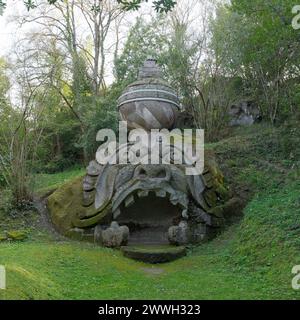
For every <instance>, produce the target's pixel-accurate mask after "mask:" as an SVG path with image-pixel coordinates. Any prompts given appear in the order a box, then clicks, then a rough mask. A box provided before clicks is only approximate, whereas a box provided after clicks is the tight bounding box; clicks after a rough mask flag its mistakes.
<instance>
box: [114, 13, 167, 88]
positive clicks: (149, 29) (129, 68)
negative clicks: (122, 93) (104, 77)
mask: <svg viewBox="0 0 300 320" xmlns="http://www.w3.org/2000/svg"><path fill="white" fill-rule="evenodd" d="M166 43H167V41H166V36H165V32H164V21H162V20H161V19H160V17H158V18H157V19H154V20H153V21H152V22H150V23H148V22H145V20H143V19H142V18H139V19H137V22H136V23H135V25H134V26H133V27H132V28H131V30H130V31H129V34H128V37H127V41H126V43H125V47H124V49H123V51H122V54H121V55H120V56H119V57H118V58H117V59H116V61H115V76H116V80H117V84H118V85H121V86H123V87H124V86H126V85H127V84H129V83H130V82H132V81H135V80H136V79H137V75H138V70H139V68H140V67H141V66H142V65H143V62H144V61H145V60H146V59H147V58H148V57H152V58H155V59H157V60H158V61H159V62H160V60H161V56H162V52H163V50H165V49H166Z"/></svg>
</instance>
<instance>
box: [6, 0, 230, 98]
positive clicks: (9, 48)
mask: <svg viewBox="0 0 300 320" xmlns="http://www.w3.org/2000/svg"><path fill="white" fill-rule="evenodd" d="M39 1H41V0H36V2H37V3H38V2H39ZM216 1H222V0H177V2H178V3H177V6H176V9H175V10H176V11H179V12H180V14H181V15H182V16H185V11H186V8H187V7H191V8H192V10H191V12H190V14H189V21H190V23H189V26H190V29H191V31H193V32H195V33H201V30H203V29H202V28H203V25H202V23H203V21H202V18H201V17H202V16H203V15H204V14H205V9H204V7H205V6H204V5H203V3H205V4H211V3H213V2H216ZM223 1H224V0H223ZM6 3H7V8H6V9H5V11H4V14H3V15H2V16H0V56H6V57H7V58H8V60H9V59H10V58H12V57H13V51H14V50H13V49H14V44H15V43H16V42H17V40H19V39H22V38H23V37H24V35H25V33H26V32H28V31H30V30H32V28H35V27H36V26H34V23H28V24H25V25H23V26H22V28H18V27H17V25H16V23H14V19H13V16H20V15H23V14H24V15H26V14H27V9H26V7H25V6H24V3H23V0H6ZM32 14H34V9H33V11H32ZM150 14H152V15H153V14H155V11H154V9H153V8H152V3H151V1H150V3H147V4H146V3H143V4H142V7H141V9H140V10H139V11H137V12H129V13H127V15H126V18H125V25H124V26H123V27H122V38H123V39H124V40H125V39H126V37H125V35H126V34H127V32H128V30H129V28H130V27H131V26H132V25H133V24H134V22H135V20H136V18H137V17H138V16H140V15H143V16H144V17H145V18H146V19H147V18H148V19H149V17H150ZM77 19H78V25H77V27H78V30H79V31H80V32H79V34H80V36H83V37H84V34H85V29H84V28H85V27H84V23H85V21H84V19H83V18H78V17H77ZM204 28H205V27H204ZM114 38H115V35H114V34H112V35H110V36H109V39H108V41H107V42H108V44H109V43H113V42H114ZM112 58H113V57H112V56H111V57H109V56H108V57H107V61H106V76H105V78H106V82H107V84H110V83H112V81H113V75H112V67H113V63H112V62H113V59H112ZM15 94H16V93H13V94H12V95H13V96H14V95H15Z"/></svg>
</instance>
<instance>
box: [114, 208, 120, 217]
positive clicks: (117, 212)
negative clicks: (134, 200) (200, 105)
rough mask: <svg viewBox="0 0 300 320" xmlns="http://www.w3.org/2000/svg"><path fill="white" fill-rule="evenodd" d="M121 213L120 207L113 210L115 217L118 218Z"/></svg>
mask: <svg viewBox="0 0 300 320" xmlns="http://www.w3.org/2000/svg"><path fill="white" fill-rule="evenodd" d="M120 214H121V210H120V208H117V209H116V210H115V211H114V212H113V217H114V219H116V218H117V217H118V216H119V215H120Z"/></svg>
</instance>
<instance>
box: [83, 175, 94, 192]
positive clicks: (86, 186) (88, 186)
mask: <svg viewBox="0 0 300 320" xmlns="http://www.w3.org/2000/svg"><path fill="white" fill-rule="evenodd" d="M96 180H97V177H91V176H89V175H86V176H85V177H84V178H83V190H84V191H92V190H94V189H95V183H96Z"/></svg>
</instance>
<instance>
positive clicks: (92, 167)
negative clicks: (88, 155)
mask: <svg viewBox="0 0 300 320" xmlns="http://www.w3.org/2000/svg"><path fill="white" fill-rule="evenodd" d="M102 169H103V166H102V165H100V164H99V163H98V162H97V161H95V160H93V161H91V162H90V163H89V165H88V167H87V168H86V173H87V174H88V175H89V176H92V177H97V176H99V174H100V173H101V171H102Z"/></svg>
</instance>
